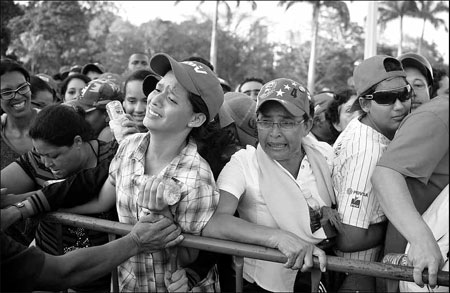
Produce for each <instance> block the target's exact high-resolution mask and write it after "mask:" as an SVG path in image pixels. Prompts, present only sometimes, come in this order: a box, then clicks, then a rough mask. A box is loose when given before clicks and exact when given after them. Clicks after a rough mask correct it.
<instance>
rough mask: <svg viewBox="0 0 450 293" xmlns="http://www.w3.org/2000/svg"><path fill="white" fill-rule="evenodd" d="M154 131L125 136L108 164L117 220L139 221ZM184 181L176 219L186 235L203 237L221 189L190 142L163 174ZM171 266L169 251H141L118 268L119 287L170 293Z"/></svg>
mask: <svg viewBox="0 0 450 293" xmlns="http://www.w3.org/2000/svg"><path fill="white" fill-rule="evenodd" d="M149 143H150V133H139V134H135V135H132V136H130V137H128V138H127V139H125V140H124V141H123V142H122V143H121V144H120V147H119V149H118V151H117V153H116V156H115V157H114V159H113V161H112V162H111V165H110V169H109V172H110V176H111V179H113V182H114V181H115V186H116V198H117V200H116V206H117V212H118V215H119V221H120V222H122V223H128V224H133V225H134V224H135V223H136V222H137V213H138V211H137V208H136V207H137V204H136V203H137V198H138V194H139V190H141V187H142V186H143V184H145V180H142V178H143V177H144V176H141V175H144V166H145V153H146V151H147V148H148V145H149ZM158 177H161V178H164V179H169V178H172V177H175V178H176V179H178V181H180V183H179V184H180V186H181V199H180V201H179V203H177V204H175V205H173V206H171V207H170V208H171V212H172V214H173V217H174V221H175V222H176V223H177V224H178V225H179V226H180V227H181V229H182V231H183V232H184V233H190V234H194V235H200V233H201V231H202V229H203V228H204V227H205V225H206V223H207V222H208V221H209V219H210V218H211V216H212V215H213V213H214V211H215V209H216V207H217V205H218V202H219V193H218V190H217V188H216V185H215V182H214V177H213V174H212V172H211V169H210V168H209V165H208V163H207V162H206V161H205V160H204V159H203V158H202V157H201V156H200V155H199V154H198V153H197V145H196V144H195V142H193V141H192V140H191V141H189V143H188V144H187V146H186V147H185V148H184V149H183V150H182V151H181V152H180V154H179V155H177V156H176V157H175V158H174V159H173V160H172V161H171V162H170V163H169V164H168V165H167V166H166V167H165V168H164V169H163V170H162V171H161V172H160V173H159V174H158ZM168 269H169V253H168V251H167V250H161V251H158V252H155V253H142V254H138V255H136V256H134V257H131V258H130V259H129V260H127V261H125V262H124V263H123V264H121V265H120V266H119V284H120V291H126V292H128V291H141V292H167V289H166V286H165V284H164V272H165V271H167V270H168Z"/></svg>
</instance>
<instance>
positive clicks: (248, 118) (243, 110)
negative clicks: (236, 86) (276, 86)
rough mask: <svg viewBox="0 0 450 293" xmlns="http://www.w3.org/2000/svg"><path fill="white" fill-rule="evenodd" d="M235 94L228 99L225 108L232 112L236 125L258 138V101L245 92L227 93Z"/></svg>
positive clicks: (231, 115)
mask: <svg viewBox="0 0 450 293" xmlns="http://www.w3.org/2000/svg"><path fill="white" fill-rule="evenodd" d="M227 94H232V95H234V97H233V98H231V99H226V102H224V104H223V106H222V107H223V108H224V110H225V111H226V112H228V113H229V114H230V117H231V118H232V119H233V121H234V123H235V124H236V126H237V127H238V128H239V129H241V130H242V131H244V132H245V133H246V134H248V135H250V136H253V137H254V138H257V136H258V134H257V132H256V102H255V101H254V100H253V99H249V97H248V96H247V95H246V94H244V93H236V92H233V93H231V92H230V93H226V94H225V95H227Z"/></svg>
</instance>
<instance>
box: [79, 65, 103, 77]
mask: <svg viewBox="0 0 450 293" xmlns="http://www.w3.org/2000/svg"><path fill="white" fill-rule="evenodd" d="M104 72H105V68H104V67H103V65H101V64H100V63H97V62H96V63H88V64H86V65H84V66H83V68H82V69H81V74H84V75H86V76H87V77H89V78H90V79H92V80H94V79H97V78H98V77H99V76H100V75H101V74H102V73H104Z"/></svg>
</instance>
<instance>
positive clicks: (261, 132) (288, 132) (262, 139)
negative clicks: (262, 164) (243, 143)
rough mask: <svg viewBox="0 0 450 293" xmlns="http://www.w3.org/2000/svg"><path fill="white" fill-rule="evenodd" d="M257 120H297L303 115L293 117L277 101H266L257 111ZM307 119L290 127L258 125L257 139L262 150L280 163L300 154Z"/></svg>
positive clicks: (293, 158)
mask: <svg viewBox="0 0 450 293" xmlns="http://www.w3.org/2000/svg"><path fill="white" fill-rule="evenodd" d="M258 120H259V121H270V122H275V123H279V122H299V121H302V120H303V117H294V116H292V114H291V113H289V112H288V111H286V109H285V108H284V107H283V106H281V105H280V104H279V103H278V102H267V104H265V105H263V106H262V107H261V109H260V113H258ZM305 122H306V123H305ZM307 127H308V126H307V121H304V122H303V123H299V124H296V125H295V126H294V127H293V128H292V129H281V128H280V127H279V125H278V124H277V125H273V126H272V128H269V129H266V128H261V127H260V126H258V139H259V143H260V144H261V147H262V148H263V150H264V152H265V153H266V154H267V155H268V156H269V157H270V158H272V159H274V160H276V161H278V162H279V163H281V164H284V163H289V162H290V161H292V160H295V159H296V158H300V156H301V147H302V144H301V141H302V137H304V136H305V135H306V134H307V132H306V128H307Z"/></svg>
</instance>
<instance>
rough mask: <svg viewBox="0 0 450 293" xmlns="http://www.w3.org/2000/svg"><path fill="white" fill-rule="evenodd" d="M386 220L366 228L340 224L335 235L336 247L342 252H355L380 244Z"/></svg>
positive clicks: (384, 231)
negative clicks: (339, 228)
mask: <svg viewBox="0 0 450 293" xmlns="http://www.w3.org/2000/svg"><path fill="white" fill-rule="evenodd" d="M386 224H387V222H386V221H384V222H381V223H376V224H370V225H369V227H368V228H367V229H364V228H359V227H356V226H352V225H347V224H342V229H341V230H339V233H338V235H337V238H336V240H337V242H336V246H337V248H338V249H339V250H340V251H342V252H355V251H362V250H367V249H370V248H373V247H375V246H377V245H380V244H382V242H383V239H384V235H385V233H386Z"/></svg>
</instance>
